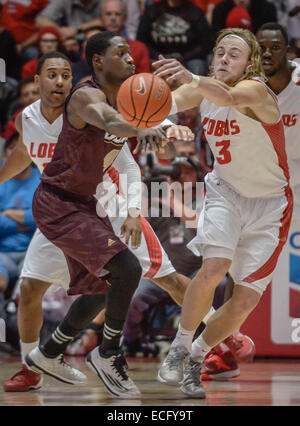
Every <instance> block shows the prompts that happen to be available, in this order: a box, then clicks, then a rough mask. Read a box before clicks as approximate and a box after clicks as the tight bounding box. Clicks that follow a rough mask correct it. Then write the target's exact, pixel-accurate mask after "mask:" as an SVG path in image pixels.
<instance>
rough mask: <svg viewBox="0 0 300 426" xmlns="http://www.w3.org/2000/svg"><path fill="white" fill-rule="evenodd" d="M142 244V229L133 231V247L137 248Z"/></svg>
mask: <svg viewBox="0 0 300 426" xmlns="http://www.w3.org/2000/svg"><path fill="white" fill-rule="evenodd" d="M140 245H141V231H133V233H132V235H131V247H132V248H133V249H137V248H138V247H139V246H140Z"/></svg>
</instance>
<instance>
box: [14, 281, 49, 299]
mask: <svg viewBox="0 0 300 426" xmlns="http://www.w3.org/2000/svg"><path fill="white" fill-rule="evenodd" d="M20 290H21V291H20V296H21V301H22V303H23V304H26V305H34V304H37V303H40V302H41V300H42V298H43V295H44V294H45V291H46V289H45V288H44V287H41V286H40V285H39V282H38V281H36V280H33V279H29V278H23V279H22V282H21V287H20Z"/></svg>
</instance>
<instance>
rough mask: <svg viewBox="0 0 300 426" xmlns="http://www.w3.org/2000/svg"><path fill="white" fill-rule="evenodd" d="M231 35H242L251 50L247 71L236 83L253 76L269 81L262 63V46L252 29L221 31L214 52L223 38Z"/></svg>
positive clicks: (211, 71) (212, 71) (211, 70)
mask: <svg viewBox="0 0 300 426" xmlns="http://www.w3.org/2000/svg"><path fill="white" fill-rule="evenodd" d="M230 35H235V36H237V37H241V38H242V39H243V40H244V41H245V42H246V43H247V45H248V46H249V50H250V54H249V59H248V65H247V67H246V69H245V72H244V74H243V75H242V76H241V77H240V78H239V80H238V81H236V82H235V83H234V84H235V85H236V84H237V83H239V82H240V81H243V80H249V79H251V78H253V77H258V78H259V79H261V80H262V81H267V78H266V76H265V73H264V71H263V68H262V64H261V57H260V54H261V52H260V46H259V44H258V43H257V41H256V38H255V36H254V34H253V33H252V32H251V31H249V30H246V29H244V28H226V29H224V30H222V31H220V33H219V35H218V38H217V41H216V45H215V47H214V50H213V52H214V53H215V50H216V49H217V47H218V45H219V43H220V42H221V40H223V38H225V37H228V36H230ZM210 76H214V69H213V66H211V67H210Z"/></svg>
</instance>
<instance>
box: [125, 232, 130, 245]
mask: <svg viewBox="0 0 300 426" xmlns="http://www.w3.org/2000/svg"><path fill="white" fill-rule="evenodd" d="M125 237H126V238H125V244H126V245H127V246H128V244H129V239H130V231H126V234H125Z"/></svg>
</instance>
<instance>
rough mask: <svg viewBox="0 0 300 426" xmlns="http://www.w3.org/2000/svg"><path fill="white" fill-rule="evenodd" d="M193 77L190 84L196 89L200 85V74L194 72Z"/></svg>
mask: <svg viewBox="0 0 300 426" xmlns="http://www.w3.org/2000/svg"><path fill="white" fill-rule="evenodd" d="M192 77H193V80H192V81H191V83H189V84H188V86H190V87H192V88H193V89H196V88H197V87H199V84H200V76H199V75H195V74H192Z"/></svg>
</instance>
